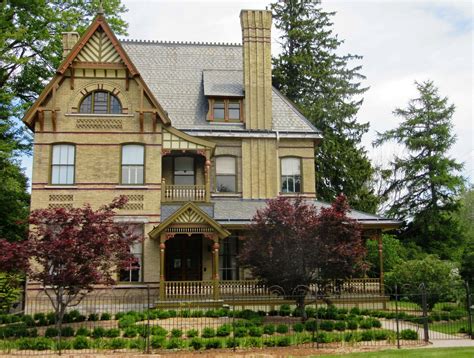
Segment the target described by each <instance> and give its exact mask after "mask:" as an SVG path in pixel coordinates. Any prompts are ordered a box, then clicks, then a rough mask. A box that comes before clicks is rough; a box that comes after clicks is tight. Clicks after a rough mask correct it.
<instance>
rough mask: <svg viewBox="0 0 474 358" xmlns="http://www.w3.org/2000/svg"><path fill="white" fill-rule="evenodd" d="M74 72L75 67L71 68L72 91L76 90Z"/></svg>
mask: <svg viewBox="0 0 474 358" xmlns="http://www.w3.org/2000/svg"><path fill="white" fill-rule="evenodd" d="M74 71H75V70H74V67H71V77H70V85H71V89H72V90H73V89H74Z"/></svg>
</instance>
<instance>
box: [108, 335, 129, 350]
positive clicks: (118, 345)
mask: <svg viewBox="0 0 474 358" xmlns="http://www.w3.org/2000/svg"><path fill="white" fill-rule="evenodd" d="M108 345H109V347H110V349H124V348H127V346H128V341H127V340H126V339H124V338H114V339H111V340H110V341H109V344H108Z"/></svg>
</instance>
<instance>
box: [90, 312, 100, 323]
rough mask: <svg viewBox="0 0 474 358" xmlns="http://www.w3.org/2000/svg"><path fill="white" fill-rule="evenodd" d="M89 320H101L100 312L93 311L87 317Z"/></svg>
mask: <svg viewBox="0 0 474 358" xmlns="http://www.w3.org/2000/svg"><path fill="white" fill-rule="evenodd" d="M87 320H88V321H92V322H95V321H98V320H99V314H98V313H91V314H90V315H89V317H88V318H87Z"/></svg>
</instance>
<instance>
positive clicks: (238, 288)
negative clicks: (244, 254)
mask: <svg viewBox="0 0 474 358" xmlns="http://www.w3.org/2000/svg"><path fill="white" fill-rule="evenodd" d="M161 285H163V286H161ZM160 286H161V287H160V288H161V292H162V296H161V299H164V300H181V299H186V298H188V299H219V298H226V299H232V298H251V297H264V296H269V295H272V292H271V291H270V290H269V288H268V287H266V286H265V285H263V284H261V283H259V282H258V281H257V280H229V281H214V280H208V281H164V282H162V283H160ZM309 289H310V293H309V294H310V295H311V294H315V293H316V292H319V291H320V289H319V288H318V286H317V285H315V284H312V285H310V287H309ZM380 292H381V290H380V280H379V279H378V278H361V279H352V280H348V281H344V282H342V283H340V284H336V283H335V282H334V283H331V284H329V285H326V286H325V294H329V295H379V294H380Z"/></svg>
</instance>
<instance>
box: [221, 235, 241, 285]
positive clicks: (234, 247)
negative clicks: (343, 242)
mask: <svg viewBox="0 0 474 358" xmlns="http://www.w3.org/2000/svg"><path fill="white" fill-rule="evenodd" d="M238 249H239V246H238V238H237V236H229V237H226V238H225V239H222V240H221V242H220V247H219V271H220V272H219V276H220V278H221V280H238V279H239V266H238V264H237V255H238V253H239V251H238Z"/></svg>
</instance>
